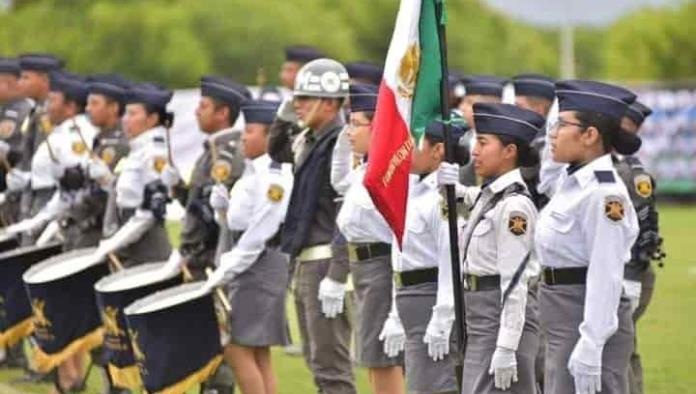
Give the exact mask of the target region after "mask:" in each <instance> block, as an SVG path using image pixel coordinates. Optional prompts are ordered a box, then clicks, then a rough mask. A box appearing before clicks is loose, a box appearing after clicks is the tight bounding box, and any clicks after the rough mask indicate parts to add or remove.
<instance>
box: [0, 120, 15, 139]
mask: <svg viewBox="0 0 696 394" xmlns="http://www.w3.org/2000/svg"><path fill="white" fill-rule="evenodd" d="M16 128H17V122H15V121H14V120H12V119H5V120H3V121H2V122H0V138H2V139H7V138H10V137H11V136H12V134H14V132H15V129H16Z"/></svg>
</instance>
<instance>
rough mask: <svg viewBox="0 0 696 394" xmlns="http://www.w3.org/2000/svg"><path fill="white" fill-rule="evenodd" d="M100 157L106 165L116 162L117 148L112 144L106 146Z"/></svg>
mask: <svg viewBox="0 0 696 394" xmlns="http://www.w3.org/2000/svg"><path fill="white" fill-rule="evenodd" d="M100 157H101V159H102V160H103V161H104V163H106V165H108V166H110V165H111V164H112V163H113V162H114V159H116V149H114V148H113V147H110V146H109V147H107V148H104V150H103V151H102V153H101V156H100Z"/></svg>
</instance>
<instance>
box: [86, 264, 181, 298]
mask: <svg viewBox="0 0 696 394" xmlns="http://www.w3.org/2000/svg"><path fill="white" fill-rule="evenodd" d="M166 264H167V263H166V262H161V261H160V262H151V263H144V264H140V265H136V266H134V267H128V268H126V269H124V270H122V271H117V272H113V273H111V274H109V275H107V276H105V277H103V278H101V279H99V280H98V281H97V283H95V284H94V290H95V291H97V292H99V293H104V294H114V293H121V292H124V291H129V290H135V289H140V288H143V287H145V286H150V285H154V284H156V283H162V282H166V281H168V280H170V279H173V278H176V277H177V276H178V275H180V274H181V269H177V270H176V271H172V272H169V273H167V275H165V276H160V277H158V278H156V279H154V280H149V281H148V282H146V283H142V284H140V285H138V286H130V287H122V288H118V289H113V290H112V289H104V287H106V286H108V285H110V284H114V282H117V281H118V280H119V279H123V277H127V275H131V274H140V273H142V272H148V271H157V270H159V269H161V268H162V267H164V266H165V265H166Z"/></svg>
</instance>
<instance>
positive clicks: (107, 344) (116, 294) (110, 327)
mask: <svg viewBox="0 0 696 394" xmlns="http://www.w3.org/2000/svg"><path fill="white" fill-rule="evenodd" d="M165 265H166V263H150V264H144V265H139V266H135V267H131V268H128V269H125V270H123V271H119V272H116V273H113V274H111V275H109V276H107V277H105V278H102V279H101V280H99V281H98V282H97V283H96V284H95V285H94V289H95V290H96V294H97V306H98V307H99V312H100V314H101V318H102V322H103V324H104V359H103V361H104V362H106V363H107V366H108V371H109V375H110V376H111V380H112V383H113V384H114V386H116V387H121V388H126V389H131V390H137V389H139V388H140V387H142V381H141V379H140V373H139V371H138V366H137V365H136V362H135V358H134V357H133V349H132V347H131V342H130V337H129V335H128V327H127V326H126V319H125V316H124V315H123V309H124V308H125V307H126V306H128V305H129V304H131V303H132V302H133V301H135V300H137V299H140V298H143V297H145V296H147V295H149V294H152V293H154V292H156V291H159V290H163V289H166V288H169V287H172V286H176V285H179V284H181V283H182V282H183V278H182V275H181V272H180V271H179V270H176V271H169V272H167V271H165Z"/></svg>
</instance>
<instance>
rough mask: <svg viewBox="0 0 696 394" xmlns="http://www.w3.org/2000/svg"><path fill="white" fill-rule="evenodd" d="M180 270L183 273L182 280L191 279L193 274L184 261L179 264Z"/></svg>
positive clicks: (187, 280)
mask: <svg viewBox="0 0 696 394" xmlns="http://www.w3.org/2000/svg"><path fill="white" fill-rule="evenodd" d="M181 272H183V274H184V281H185V282H190V281H192V280H193V275H192V274H191V271H189V269H188V267H187V266H186V263H184V264H182V265H181Z"/></svg>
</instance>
